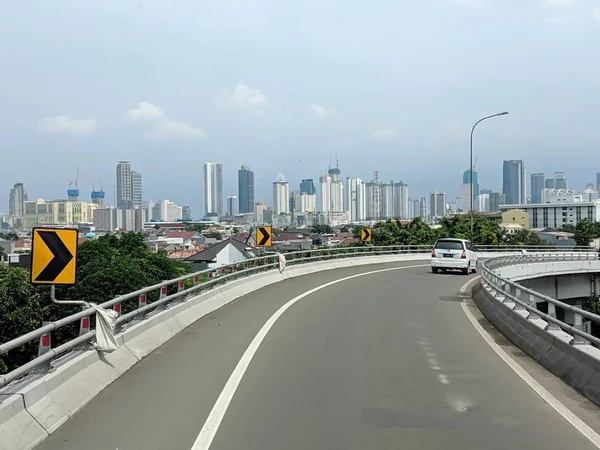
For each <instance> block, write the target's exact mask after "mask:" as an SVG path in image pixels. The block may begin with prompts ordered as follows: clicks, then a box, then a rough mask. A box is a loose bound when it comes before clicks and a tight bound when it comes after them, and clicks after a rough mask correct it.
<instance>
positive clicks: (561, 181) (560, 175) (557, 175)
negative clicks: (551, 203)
mask: <svg viewBox="0 0 600 450" xmlns="http://www.w3.org/2000/svg"><path fill="white" fill-rule="evenodd" d="M554 189H565V190H566V189H567V177H566V176H565V173H564V172H554Z"/></svg>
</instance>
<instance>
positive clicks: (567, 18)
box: [546, 14, 577, 23]
mask: <svg viewBox="0 0 600 450" xmlns="http://www.w3.org/2000/svg"><path fill="white" fill-rule="evenodd" d="M546 22H549V23H574V22H577V17H575V16H574V15H573V14H560V15H558V16H552V17H548V18H546Z"/></svg>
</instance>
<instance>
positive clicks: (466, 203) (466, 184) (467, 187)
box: [460, 170, 479, 212]
mask: <svg viewBox="0 0 600 450" xmlns="http://www.w3.org/2000/svg"><path fill="white" fill-rule="evenodd" d="M471 176H472V177H473V197H472V198H473V202H475V199H476V198H477V197H478V196H479V181H478V179H477V172H475V171H474V170H465V171H464V173H463V177H462V185H461V188H460V208H461V209H462V210H463V211H464V212H468V211H469V208H470V207H471V200H469V196H470V195H471ZM474 204H475V203H473V205H474Z"/></svg>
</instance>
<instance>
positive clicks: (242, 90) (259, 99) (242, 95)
mask: <svg viewBox="0 0 600 450" xmlns="http://www.w3.org/2000/svg"><path fill="white" fill-rule="evenodd" d="M229 104H230V105H233V106H235V107H237V108H242V109H246V110H250V111H253V112H256V113H260V111H262V110H264V109H266V108H268V107H269V100H268V99H267V97H265V95H264V94H263V93H262V92H261V91H260V89H254V88H251V87H250V86H248V85H247V84H246V83H243V82H240V83H238V84H237V86H236V87H235V88H234V89H233V91H232V92H231V93H230V94H229Z"/></svg>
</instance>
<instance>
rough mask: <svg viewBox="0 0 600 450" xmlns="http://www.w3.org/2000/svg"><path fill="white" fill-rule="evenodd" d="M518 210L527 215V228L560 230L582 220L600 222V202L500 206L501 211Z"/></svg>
mask: <svg viewBox="0 0 600 450" xmlns="http://www.w3.org/2000/svg"><path fill="white" fill-rule="evenodd" d="M511 209H520V210H522V211H525V212H526V213H527V214H529V228H548V227H550V228H560V227H562V226H563V225H577V223H578V222H579V221H580V220H582V219H588V220H591V221H600V200H596V201H594V202H564V203H546V204H544V203H540V204H513V205H508V204H507V205H502V206H501V207H500V210H501V211H508V210H511Z"/></svg>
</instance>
